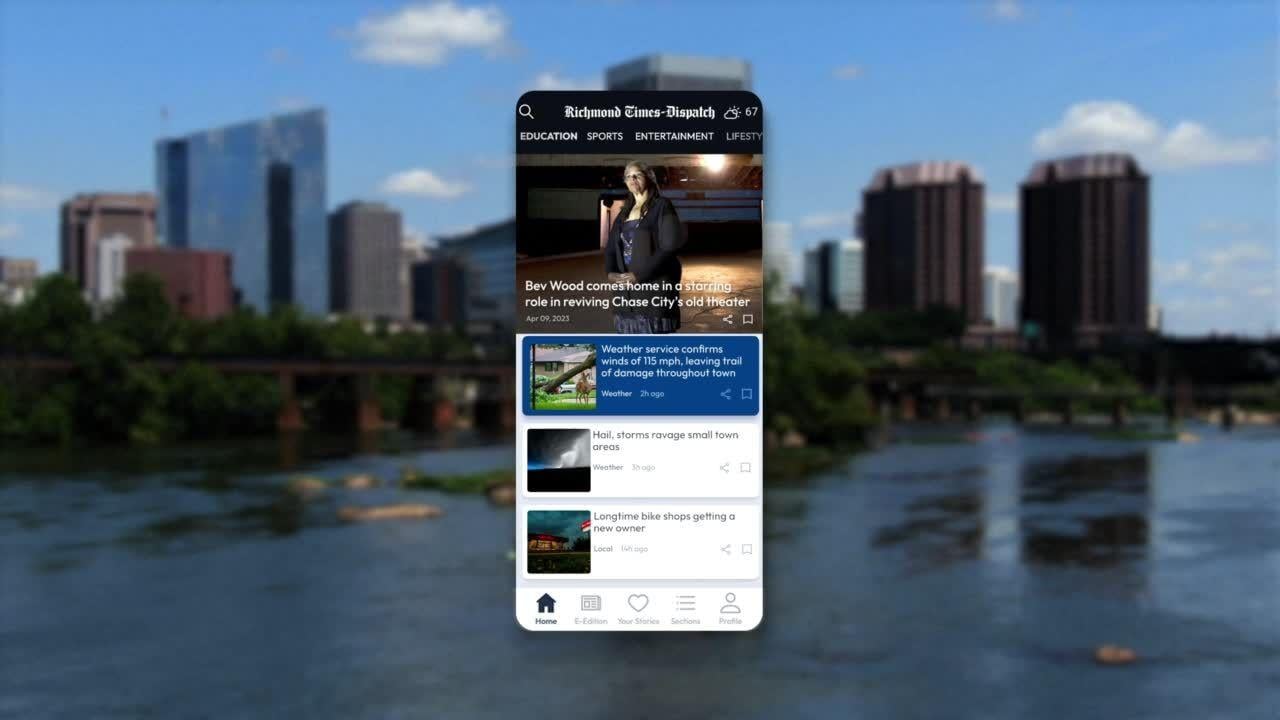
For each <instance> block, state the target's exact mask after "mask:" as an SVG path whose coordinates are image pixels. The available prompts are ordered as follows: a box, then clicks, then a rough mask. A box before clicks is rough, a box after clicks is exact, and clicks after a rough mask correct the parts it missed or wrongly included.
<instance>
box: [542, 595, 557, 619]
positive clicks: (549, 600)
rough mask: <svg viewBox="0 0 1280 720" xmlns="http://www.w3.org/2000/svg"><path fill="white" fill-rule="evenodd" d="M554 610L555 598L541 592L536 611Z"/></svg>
mask: <svg viewBox="0 0 1280 720" xmlns="http://www.w3.org/2000/svg"><path fill="white" fill-rule="evenodd" d="M555 611H556V599H555V598H553V597H551V596H550V595H548V594H547V593H542V597H540V598H538V613H539V614H541V613H544V612H545V613H553V612H555Z"/></svg>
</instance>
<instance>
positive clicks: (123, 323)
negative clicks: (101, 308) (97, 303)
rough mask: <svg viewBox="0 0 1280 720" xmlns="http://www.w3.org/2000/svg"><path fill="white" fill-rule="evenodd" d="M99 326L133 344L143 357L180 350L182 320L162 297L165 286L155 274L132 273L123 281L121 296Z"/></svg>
mask: <svg viewBox="0 0 1280 720" xmlns="http://www.w3.org/2000/svg"><path fill="white" fill-rule="evenodd" d="M102 324H103V325H104V326H105V327H106V329H107V330H109V331H110V332H112V333H114V334H115V335H117V336H119V337H120V338H123V339H124V340H126V341H128V342H130V343H132V344H133V346H134V347H136V348H137V349H138V352H140V353H141V354H142V355H144V356H145V355H167V354H170V353H173V352H175V351H177V350H179V349H180V348H179V347H178V346H177V345H178V342H177V341H178V340H179V339H180V338H181V336H182V332H181V327H180V325H181V317H180V316H179V315H178V313H177V312H176V311H175V310H174V309H173V306H171V305H170V304H169V300H168V298H167V297H165V292H164V283H163V282H162V281H161V280H160V279H159V278H157V277H155V276H154V275H150V274H147V273H133V274H131V275H129V276H128V277H126V278H125V281H124V287H123V288H122V290H121V293H120V297H119V298H118V299H116V301H115V302H114V303H112V305H111V309H110V310H109V311H108V312H107V314H106V316H105V317H104V318H103V322H102Z"/></svg>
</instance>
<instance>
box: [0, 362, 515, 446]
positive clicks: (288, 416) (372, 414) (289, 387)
mask: <svg viewBox="0 0 1280 720" xmlns="http://www.w3.org/2000/svg"><path fill="white" fill-rule="evenodd" d="M136 362H138V363H140V364H145V365H146V366H147V367H149V368H151V369H154V370H159V371H161V372H174V371H176V370H178V369H179V368H181V367H183V366H184V365H187V364H188V363H199V364H201V365H204V366H206V367H210V368H212V369H214V370H217V371H218V372H221V373H227V374H246V375H266V376H274V377H276V378H277V379H278V381H279V383H280V409H279V412H278V414H277V416H276V427H277V428H279V429H280V430H283V431H295V430H301V429H302V428H303V426H304V423H303V418H302V406H301V404H300V403H299V402H298V392H297V380H298V378H299V377H335V378H349V379H351V380H353V381H354V382H355V389H356V403H355V426H356V428H358V429H359V430H360V431H362V432H364V431H371V430H377V429H380V428H382V427H384V425H385V423H384V422H383V417H382V410H381V407H380V406H379V404H378V399H377V395H376V393H375V392H374V382H375V381H376V379H377V378H378V377H379V376H382V375H399V376H408V377H411V378H413V383H412V385H411V389H410V391H409V392H410V398H412V399H413V401H412V402H410V417H409V418H407V419H408V420H409V424H411V425H416V426H420V427H431V428H436V429H447V428H449V427H452V426H453V424H454V423H455V422H456V420H457V418H458V415H459V413H458V407H457V403H456V402H455V401H454V400H453V399H451V398H448V397H444V396H443V395H442V394H441V393H439V392H437V390H438V388H439V384H440V383H441V382H447V381H472V382H475V383H477V385H478V388H479V392H478V393H477V396H476V398H475V407H474V412H475V414H476V416H477V422H480V421H481V420H483V421H485V422H486V423H488V424H493V425H497V426H498V427H500V428H501V429H504V430H510V429H512V428H514V427H515V368H513V367H512V366H511V364H510V363H506V364H502V365H498V364H479V363H462V362H440V361H432V360H398V359H383V358H371V359H346V360H311V359H296V358H259V357H181V356H153V357H148V358H145V359H140V360H138V361H136ZM75 366H76V365H75V362H74V361H72V360H70V359H67V358H63V357H51V356H41V355H30V356H18V355H5V356H0V369H6V370H23V371H37V372H53V373H66V372H72V371H73V370H74V369H75ZM424 402H425V403H428V406H427V407H423V403H424Z"/></svg>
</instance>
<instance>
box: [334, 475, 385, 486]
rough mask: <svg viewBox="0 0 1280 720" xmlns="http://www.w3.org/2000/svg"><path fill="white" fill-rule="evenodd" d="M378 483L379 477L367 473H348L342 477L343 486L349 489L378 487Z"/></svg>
mask: <svg viewBox="0 0 1280 720" xmlns="http://www.w3.org/2000/svg"><path fill="white" fill-rule="evenodd" d="M377 484H378V479H377V478H375V477H374V476H372V475H368V474H365V473H359V474H356V475H348V476H346V477H345V478H343V479H342V487H344V488H347V489H348V490H368V489H369V488H371V487H376V486H377Z"/></svg>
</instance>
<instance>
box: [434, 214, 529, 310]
mask: <svg viewBox="0 0 1280 720" xmlns="http://www.w3.org/2000/svg"><path fill="white" fill-rule="evenodd" d="M515 236H516V221H515V218H512V219H510V220H503V221H502V222H498V223H494V224H492V225H486V226H484V227H481V228H477V229H475V230H472V231H470V232H468V233H464V234H461V235H454V236H451V237H444V238H440V245H439V252H440V254H441V255H444V256H447V257H452V258H456V259H458V260H459V261H461V262H462V264H463V266H465V267H466V273H467V277H466V281H465V282H466V286H465V288H466V293H467V308H466V318H467V327H468V330H469V331H471V332H473V333H477V334H487V333H498V332H509V331H510V330H511V329H512V328H513V323H514V322H515V316H516V266H515V263H514V262H512V261H511V258H512V256H513V252H514V250H515V246H516V238H515Z"/></svg>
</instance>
